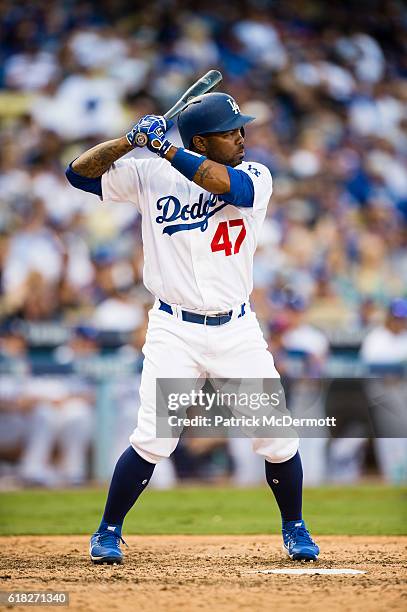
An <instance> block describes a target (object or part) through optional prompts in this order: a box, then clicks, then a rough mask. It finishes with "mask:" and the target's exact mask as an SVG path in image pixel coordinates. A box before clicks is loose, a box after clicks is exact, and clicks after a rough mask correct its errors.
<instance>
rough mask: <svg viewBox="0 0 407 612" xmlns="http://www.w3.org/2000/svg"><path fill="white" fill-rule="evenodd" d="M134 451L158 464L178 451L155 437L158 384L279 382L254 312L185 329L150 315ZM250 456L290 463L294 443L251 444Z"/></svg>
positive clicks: (172, 441) (162, 315) (169, 318)
mask: <svg viewBox="0 0 407 612" xmlns="http://www.w3.org/2000/svg"><path fill="white" fill-rule="evenodd" d="M143 353H144V355H145V359H144V364H143V372H142V376H141V386H140V400H141V406H140V409H139V414H138V423H137V427H136V429H135V430H134V432H133V433H132V435H131V436H130V443H131V445H132V446H133V448H134V449H135V450H136V451H137V453H138V454H139V455H141V456H142V457H143V458H144V459H146V461H149V462H150V463H158V462H159V461H160V460H161V459H163V458H164V457H169V456H170V455H171V453H172V452H173V451H174V450H175V447H176V446H177V443H178V439H176V438H157V437H156V379H157V378H189V379H195V380H198V379H199V378H206V377H209V378H269V379H270V378H279V374H278V372H277V370H276V368H275V365H274V360H273V357H272V355H271V353H270V352H269V351H268V350H267V343H266V341H265V340H264V337H263V333H262V331H261V329H260V326H259V324H258V321H257V318H256V315H255V313H254V312H252V311H250V310H248V312H246V314H245V316H243V317H241V318H237V316H236V317H235V315H234V316H233V318H232V320H231V321H230V322H229V323H226V324H225V325H220V326H208V325H200V324H197V323H189V322H187V321H183V320H182V319H181V318H177V317H176V316H175V315H171V314H168V313H167V312H163V311H161V310H159V309H158V303H156V304H155V305H154V307H153V308H152V310H151V311H150V313H149V323H148V329H147V335H146V343H145V345H144V347H143ZM252 446H253V450H254V451H255V452H256V453H258V454H259V455H261V456H262V457H264V458H265V459H267V461H270V462H272V463H282V462H283V461H287V460H288V459H291V457H293V456H294V455H295V453H296V452H297V450H298V437H292V438H288V437H287V438H252Z"/></svg>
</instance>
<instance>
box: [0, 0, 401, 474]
mask: <svg viewBox="0 0 407 612" xmlns="http://www.w3.org/2000/svg"><path fill="white" fill-rule="evenodd" d="M0 24H1V26H0V27H1V30H2V36H1V38H0V57H1V62H0V65H1V69H0V121H1V124H0V286H1V295H0V320H1V321H2V322H3V326H2V328H1V330H0V331H1V334H0V365H1V363H3V365H4V364H6V365H7V367H6V369H7V370H8V371H9V372H10V371H11V372H12V375H11V374H10V377H9V378H7V377H6V376H2V379H1V389H0V417H2V416H4V414H6V413H7V410H5V409H4V406H6V407H7V406H8V410H9V409H10V406H13V407H14V408H13V411H14V413H13V414H14V417H15V419H14V420H15V423H14V425H13V427H14V430H13V431H15V437H16V439H19V440H20V441H21V440H27V439H31V438H32V439H34V440H37V439H38V436H37V435H34V434H33V431H34V430H35V429H34V427H35V425H34V421H33V423H31V424H30V423H29V422H28V420H27V418H20V417H21V415H27V414H30V415H31V417H32V419H34V416H35V415H36V418H37V417H38V419H39V421H38V422H41V419H43V420H44V419H45V420H46V419H48V420H47V422H48V423H52V425H49V426H48V429H47V431H52V436H51V435H50V438H49V441H48V442H47V443H45V442H44V444H43V447H41V448H46V449H48V450H47V451H46V453H47V455H46V456H47V459H46V461H47V463H50V460H49V457H51V455H52V453H53V452H54V453H55V452H57V453H58V451H55V447H56V446H58V444H56V442H57V441H58V440H59V453H60V455H61V457H62V463H61V465H66V466H69V465H70V466H71V467H72V461H70V460H68V459H67V457H69V453H70V452H71V453H73V454H75V453H76V456H79V455H80V456H82V459H81V460H80V461H77V462H76V467H75V469H74V470H73V472H69V469H68V468H66V469H65V471H64V470H62V472H61V473H62V476H61V478H65V479H66V480H67V481H69V482H73V483H75V482H81V481H83V479H84V477H85V476H84V474H85V472H86V467H85V466H86V452H87V448H88V445H89V441H90V439H91V431H92V418H93V416H94V415H93V411H92V406H94V404H95V401H96V400H95V397H94V388H93V387H92V385H90V386H89V384H87V383H86V380H84V379H83V377H82V378H81V377H80V376H79V374H78V372H75V368H71V369H70V370H69V375H68V374H66V375H65V377H64V378H63V380H62V379H61V381H60V384H55V380H56V379H53V381H50V382H49V386H48V387H47V386H46V385H37V388H33V384H34V383H35V378H34V377H33V376H29V375H28V374H27V372H30V371H32V367H33V366H32V360H30V346H29V343H27V333H26V330H27V329H28V328H27V325H28V326H30V325H34V326H35V325H37V328H38V329H39V330H41V329H42V328H41V325H48V326H50V325H54V326H60V327H61V328H62V327H63V328H64V329H67V330H70V331H69V333H68V335H67V337H62V336H61V337H60V339H59V340H58V339H57V340H55V342H54V346H53V348H52V351H51V353H50V355H51V361H52V363H54V364H59V365H60V366H61V365H64V364H65V365H66V364H69V363H82V364H83V363H84V362H86V361H87V360H88V359H89V355H93V358H96V357H98V356H100V352H101V344H102V343H101V342H100V337H101V336H100V335H101V334H103V333H111V332H112V333H116V334H119V337H120V338H121V339H122V340H121V341H119V342H117V343H116V344H117V346H115V349H117V355H116V359H117V360H118V362H120V360H121V359H123V360H124V361H126V359H130V361H131V360H134V363H135V364H138V362H139V359H140V355H139V345H140V334H141V333H142V331H143V330H144V326H145V317H146V311H147V310H148V308H149V306H150V305H151V300H152V298H151V295H150V294H149V293H148V292H147V291H146V290H145V288H144V287H143V284H142V266H143V256H142V250H141V234H140V219H139V217H138V213H137V211H136V210H135V208H134V207H133V206H132V205H130V204H129V203H125V202H124V203H123V204H113V203H110V204H109V203H103V204H102V203H101V202H99V200H98V198H97V197H96V196H93V195H91V194H87V193H85V192H81V191H78V190H75V189H74V188H73V187H71V186H70V185H69V184H68V182H67V181H66V179H65V176H64V170H65V167H66V165H67V164H68V163H69V162H70V161H71V160H72V159H74V158H75V157H76V156H77V155H79V154H80V153H81V152H82V151H84V150H85V149H87V148H89V147H90V146H92V145H94V144H97V143H98V142H101V141H103V140H107V139H109V138H114V137H117V136H120V135H122V134H123V133H124V132H125V131H126V130H127V129H128V128H129V127H130V126H131V125H132V124H133V123H134V122H135V121H136V120H137V119H138V118H139V117H140V116H142V115H144V114H146V113H163V112H165V110H166V109H167V108H169V107H170V106H171V105H172V104H173V103H174V102H175V101H176V100H177V98H178V97H179V96H180V94H181V93H182V92H183V91H184V90H185V89H186V88H187V87H188V86H189V85H190V84H191V83H192V82H193V81H194V80H195V79H196V77H197V76H200V75H201V74H203V73H204V72H205V71H206V70H208V69H210V68H218V69H220V70H221V71H222V73H223V76H224V81H223V83H222V86H221V88H220V90H222V91H227V92H228V93H231V94H232V95H233V96H234V97H235V98H236V99H237V101H238V103H239V104H240V107H241V109H242V112H245V113H248V114H251V115H255V116H256V121H255V122H253V124H251V125H250V126H249V127H248V129H247V133H246V150H247V154H246V158H247V159H250V160H257V161H259V162H261V163H263V164H265V165H267V166H268V167H269V168H270V170H271V172H272V174H273V177H274V193H273V196H272V200H271V204H270V206H269V211H268V215H267V218H266V222H265V225H264V231H263V233H262V235H261V239H260V244H259V248H258V251H257V254H256V258H255V267H254V281H255V283H254V292H253V302H254V305H255V309H256V312H257V313H258V316H259V318H260V320H261V323H262V325H263V328H264V330H265V332H266V335H267V336H268V337H269V341H270V348H271V350H272V351H273V353H274V354H275V356H276V361H277V365H278V367H279V368H280V369H281V371H282V373H283V374H284V373H285V374H287V375H289V374H290V371H291V370H290V368H292V363H291V361H290V359H289V358H287V355H288V356H289V353H290V351H291V352H295V353H297V354H298V353H299V352H300V353H301V352H302V353H303V354H306V357H305V364H306V365H305V368H306V373H307V375H308V376H309V375H311V376H321V375H323V373H324V367H325V365H326V363H327V362H328V360H329V358H330V351H331V348H332V342H333V341H334V340H338V339H339V341H340V339H341V337H343V338H347V339H349V338H351V339H352V338H353V339H356V340H355V342H356V346H357V350H359V346H358V344H357V343H358V342H359V341H361V340H362V339H363V338H364V337H365V336H368V335H369V334H374V333H376V335H375V336H373V340H371V341H370V345H369V347H368V348H366V345H364V346H362V353H361V357H360V362H365V363H367V364H371V363H372V360H373V362H375V361H376V362H380V360H381V358H382V357H383V354H384V353H383V351H382V342H383V341H384V340H383V338H384V336H385V335H386V334H387V336H388V335H389V334H392V335H391V336H390V337H387V342H388V345H386V346H390V347H393V346H394V343H396V344H397V346H399V350H398V351H397V353H396V357H395V356H394V354H393V352H392V350H390V351H387V352H390V361H392V360H393V362H395V363H396V365H397V364H405V363H406V362H407V348H406V347H407V336H406V333H407V332H406V331H405V330H406V321H407V314H405V313H404V306H403V300H402V298H403V297H404V298H405V297H407V249H406V246H407V223H406V221H407V163H406V162H407V81H406V78H405V77H406V73H407V27H406V26H407V10H406V7H405V4H404V3H403V2H401V1H399V0H370V1H360V2H355V1H352V0H344V1H343V2H340V3H339V2H333V3H328V2H323V1H322V0H284V1H277V0H276V1H272V0H240V1H236V2H232V3H230V2H224V1H223V0H216V2H215V1H213V0H205V1H203V0H195V1H194V2H191V1H190V0H151V2H149V3H148V7H146V6H145V3H142V2H140V1H138V0H135V1H133V2H126V1H124V0H113V1H112V0H99V1H98V2H96V1H90V0H89V1H80V0H79V1H76V0H59V1H57V0H54V1H51V2H48V1H45V0H30V1H25V0H20V1H19V0H0ZM171 138H172V139H173V140H174V141H175V142H179V140H177V139H178V135H177V133H176V130H175V129H174V131H173V133H172V134H171ZM132 154H133V155H141V156H144V155H150V153H148V152H146V153H145V152H144V151H143V152H141V153H140V152H136V153H132ZM400 300H401V301H400ZM397 304H398V306H397ZM400 304H401V305H400ZM392 319H395V320H396V322H399V324H400V325H399V328H398V327H397V325H396V326H395V327H394V326H393V327H392V324H391V320H392ZM389 321H390V323H389ZM389 325H390V328H389ZM30 329H31V328H30ZM53 329H56V328H55V327H54V328H53ZM386 330H387V331H386ZM38 333H40V332H38ZM380 333H382V335H380ZM57 335H58V334H57ZM365 342H367V340H366V341H365ZM372 347H373V348H372ZM132 351H133V352H132ZM88 353H89V354H88ZM79 355H80V357H78V356H79ZM388 358H389V357H388V356H387V357H386V359H388ZM369 360H370V361H369ZM303 365H304V364H303ZM303 365H302V366H301V367H303ZM135 368H136V369H137V368H138V365H136V366H135ZM24 373H25V374H24ZM297 374H298V372H297ZM18 376H20V377H24V376H25V379H24V380H26V381H28V380H31V382H32V384H31V387H30V384H28V383H27V388H26V387H24V386H22V384H20V383H19V382H18ZM33 381H34V382H33ZM51 383H52V384H51ZM13 385H14V387H13ZM53 385H54V386H53ZM23 387H24V389H26V390H25V391H24V393H23V392H22V388H23ZM34 387H35V384H34ZM123 388H127V387H126V385H124V387H123ZM122 391H123V389H122ZM123 392H124V391H123ZM301 392H303V390H302V391H301ZM125 403H126V402H124V404H125ZM1 406H3V408H1ZM50 407H51V408H52V410H51V408H50ZM64 411H65V412H64ZM37 412H38V414H37ZM55 412H57V415H58V418H57V419H56V417H55ZM125 412H126V410H124V413H125ZM1 413H3V414H1ZM65 413H66V414H65ZM64 414H65V417H64ZM14 417H13V418H14ZM126 418H127V417H124V422H125V420H126ZM132 418H134V417H132ZM75 419H78V420H79V422H80V423H81V425H80V426H78V425H77V421H75ZM34 420H35V419H34ZM130 420H131V419H130ZM72 422H74V425H72ZM75 423H76V424H75ZM71 426H72V427H75V428H76V429H77V428H78V427H79V429H80V430H81V432H82V434H83V438H81V439H76V440H75V442H76V443H77V444H78V445H82V446H80V448H81V449H82V450H81V451H80V452H79V451H71V450H69V448H68V449H67V448H66V446H67V445H66V443H65V441H66V440H71V438H72V436H70V435H69V434H68V433H66V432H69V427H71ZM38 427H39V429H40V430H41V431H44V427H41V425H39V426H38ZM10 431H11V430H10ZM35 431H37V430H35ZM30 436H31V437H30ZM64 445H65V446H64ZM23 446H24V448H25V452H26V455H24V456H23V460H22V466H23V467H22V474H23V476H24V478H27V479H28V480H30V479H32V480H36V478H37V476H36V475H35V474H34V475H33V473H32V471H33V466H34V465H35V461H36V460H34V459H33V457H37V455H35V452H37V451H35V450H32V448H31V446H30V444H27V443H25V445H23ZM68 446H69V445H68ZM44 452H45V451H44ZM30 453H31V454H30ZM64 453H65V454H64ZM78 453H79V454H78ZM358 453H359V455H360V449H359V450H358ZM44 456H45V454H44ZM238 456H239V453H236V457H238ZM355 456H356V455H355V453H354V454H353V457H355ZM64 457H65V459H64ZM223 460H224V459H223ZM341 460H342V459H341ZM44 461H45V460H44ZM235 461H237V459H236V460H235ZM30 468H31V472H30ZM383 469H384V468H383ZM27 470H28V471H27ZM47 478H50V481H52V478H53V477H51V476H47Z"/></svg>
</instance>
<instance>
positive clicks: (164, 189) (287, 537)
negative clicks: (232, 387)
mask: <svg viewBox="0 0 407 612" xmlns="http://www.w3.org/2000/svg"><path fill="white" fill-rule="evenodd" d="M252 119H254V117H250V116H247V115H243V114H242V113H241V112H240V109H239V106H238V105H237V103H236V101H235V100H234V99H233V98H232V97H231V96H229V95H227V94H225V93H210V94H204V95H202V96H199V97H197V98H194V99H193V100H191V101H190V103H189V104H188V105H187V107H186V108H185V110H183V111H182V112H181V113H180V115H179V118H178V129H179V132H180V135H181V139H182V142H183V145H184V148H181V147H180V148H178V147H176V146H174V145H173V144H172V143H171V141H170V140H168V139H167V138H166V132H167V131H168V130H169V129H170V128H171V126H172V122H166V120H165V119H164V117H162V116H155V115H146V116H145V117H143V118H142V119H140V121H138V123H136V124H135V125H134V127H133V128H132V130H131V131H130V132H129V133H128V134H126V136H123V137H122V138H118V139H116V140H111V141H108V142H104V143H102V144H99V145H97V146H95V147H93V148H92V149H90V150H88V151H86V152H85V153H83V154H82V155H80V156H79V157H78V158H77V159H75V160H74V161H73V162H72V163H71V164H70V166H69V167H68V169H67V171H66V174H67V178H68V180H69V181H70V182H71V184H72V185H74V186H75V187H78V188H80V189H83V190H85V191H90V192H92V193H95V194H97V195H98V196H99V197H100V198H101V199H102V200H108V201H111V200H113V201H118V202H121V201H130V202H133V203H134V205H135V206H136V207H137V209H138V210H139V212H140V213H141V215H142V236H143V247H144V283H145V285H146V287H147V288H148V289H149V291H150V292H151V293H152V294H153V295H154V296H155V298H156V300H155V304H154V306H153V308H152V309H151V311H150V313H149V323H148V329H147V335H146V342H145V345H144V348H143V352H144V355H145V359H144V364H143V372H142V377H141V385H140V399H141V406H140V409H139V415H138V424H137V427H136V429H135V430H134V432H133V433H132V435H131V436H130V446H129V448H128V449H127V450H126V451H125V452H124V453H123V454H122V455H121V457H120V458H119V460H118V462H117V464H116V467H115V471H114V474H113V477H112V481H111V484H110V489H109V493H108V498H107V502H106V507H105V511H104V514H103V518H102V521H101V523H100V525H99V527H98V530H97V531H96V533H94V534H93V536H92V537H91V542H90V556H91V559H92V561H93V562H94V563H121V562H122V560H123V553H122V551H121V549H120V542H123V540H122V535H121V534H122V525H123V521H124V518H125V516H126V514H127V513H128V511H129V510H130V508H131V507H132V506H133V504H134V503H135V502H136V500H137V498H138V497H139V496H140V494H141V493H142V492H143V491H144V489H145V488H146V486H147V484H148V482H149V481H150V478H151V476H152V473H153V470H154V467H155V465H156V464H157V463H158V462H159V461H161V460H162V459H163V458H165V457H169V456H170V454H171V453H172V452H173V451H174V449H175V447H176V445H177V442H178V440H177V439H173V438H158V437H157V436H156V412H155V410H156V400H155V392H156V388H155V385H156V379H157V378H188V379H198V378H199V377H202V376H205V375H208V376H210V377H212V378H249V379H250V378H253V379H256V378H262V379H264V378H268V379H272V378H279V374H278V372H277V370H276V368H275V366H274V360H273V357H272V355H271V353H269V352H268V350H267V345H266V342H265V340H264V338H263V334H262V332H261V329H260V326H259V324H258V322H257V319H256V315H255V313H254V312H253V311H252V310H251V309H250V304H249V301H248V300H249V295H250V293H251V291H252V267H253V255H254V252H255V249H256V244H257V239H258V235H259V231H260V228H261V225H262V223H263V220H264V217H265V215H266V209H267V205H268V202H269V199H270V196H271V192H272V178H271V175H270V172H269V170H268V169H267V168H266V167H265V166H263V165H261V164H258V163H253V162H245V161H243V158H244V134H245V132H244V126H245V125H246V124H247V123H248V122H249V121H251V120H252ZM140 133H143V134H145V135H146V136H147V138H148V142H147V147H148V149H149V150H150V151H153V152H154V153H156V154H157V158H152V159H151V158H149V159H134V158H130V159H125V160H120V158H121V157H122V156H123V155H125V154H126V153H128V152H129V151H131V150H132V148H133V147H134V146H135V144H136V137H137V135H139V134H140ZM252 443H253V449H254V451H255V452H256V453H258V454H259V455H261V456H262V457H264V459H265V466H266V479H267V482H268V484H269V486H270V488H271V489H272V491H273V493H274V496H275V498H276V501H277V504H278V506H279V509H280V511H281V516H282V533H283V548H284V550H285V551H286V553H287V554H288V555H289V556H290V557H291V558H292V559H298V560H315V559H317V557H318V554H319V548H318V546H317V545H316V544H315V542H314V541H313V540H312V539H311V537H310V534H309V532H308V531H307V529H306V526H305V523H304V521H303V519H302V466H301V460H300V456H299V454H298V438H297V437H293V438H254V439H253V440H252Z"/></svg>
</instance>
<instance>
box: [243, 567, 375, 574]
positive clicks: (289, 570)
mask: <svg viewBox="0 0 407 612" xmlns="http://www.w3.org/2000/svg"><path fill="white" fill-rule="evenodd" d="M246 573H247V574H296V575H297V574H329V575H333V574H335V575H336V574H366V572H364V571H361V570H355V569H349V568H346V567H343V568H340V567H338V568H335V569H323V568H313V569H307V568H304V569H302V568H299V567H298V568H295V569H294V568H292V567H290V568H288V567H287V568H283V569H266V570H251V571H250V572H246Z"/></svg>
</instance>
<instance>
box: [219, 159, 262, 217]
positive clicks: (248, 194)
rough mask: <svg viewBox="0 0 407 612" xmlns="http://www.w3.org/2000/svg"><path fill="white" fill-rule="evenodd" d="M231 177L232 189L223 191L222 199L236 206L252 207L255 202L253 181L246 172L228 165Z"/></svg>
mask: <svg viewBox="0 0 407 612" xmlns="http://www.w3.org/2000/svg"><path fill="white" fill-rule="evenodd" d="M226 168H227V170H228V174H229V179H230V191H228V193H222V195H221V196H220V197H221V198H222V200H224V201H225V202H228V203H229V204H234V205H235V206H242V207H245V208H251V207H252V206H253V202H254V186H253V181H252V179H251V178H250V176H249V175H248V174H246V172H242V170H235V169H234V168H232V167H231V166H226Z"/></svg>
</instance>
